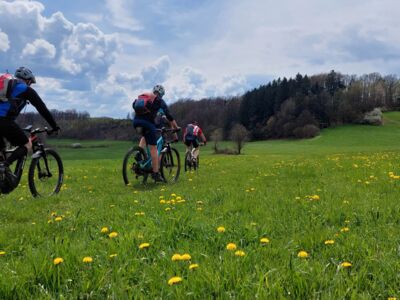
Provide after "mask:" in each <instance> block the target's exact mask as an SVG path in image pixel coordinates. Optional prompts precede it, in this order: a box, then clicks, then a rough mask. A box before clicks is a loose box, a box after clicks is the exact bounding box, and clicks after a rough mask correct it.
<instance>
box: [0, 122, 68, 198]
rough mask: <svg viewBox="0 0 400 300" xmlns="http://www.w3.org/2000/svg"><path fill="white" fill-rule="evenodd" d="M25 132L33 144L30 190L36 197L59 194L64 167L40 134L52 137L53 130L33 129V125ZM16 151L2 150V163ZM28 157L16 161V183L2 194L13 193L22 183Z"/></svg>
mask: <svg viewBox="0 0 400 300" xmlns="http://www.w3.org/2000/svg"><path fill="white" fill-rule="evenodd" d="M23 131H25V132H27V133H29V135H30V136H29V140H30V141H31V142H32V153H33V154H32V160H31V163H30V166H29V171H28V183H29V189H30V191H31V193H32V195H33V196H34V197H38V196H50V195H53V194H57V193H58V192H59V191H60V189H61V186H62V183H63V177H64V167H63V163H62V161H61V158H60V156H59V155H58V153H57V152H56V151H54V150H52V149H49V148H45V146H44V144H43V143H42V142H41V140H40V138H39V136H38V134H40V133H47V134H48V135H50V134H51V133H52V131H51V130H48V129H47V128H46V127H45V128H43V129H41V128H36V129H32V125H29V126H27V127H26V128H24V129H23ZM15 150H16V148H15V149H7V147H6V148H4V149H1V150H0V161H4V160H5V159H6V158H7V157H8V156H9V155H11V153H13V152H14V151H15ZM26 158H27V156H24V157H23V158H20V159H18V160H17V161H16V165H15V169H14V172H13V173H14V175H15V177H16V181H15V182H14V184H13V185H11V186H7V187H4V189H3V190H2V191H1V193H2V194H8V193H10V192H11V191H13V190H14V189H15V188H16V187H17V186H18V184H19V182H20V181H21V177H22V172H23V170H24V166H25V162H26Z"/></svg>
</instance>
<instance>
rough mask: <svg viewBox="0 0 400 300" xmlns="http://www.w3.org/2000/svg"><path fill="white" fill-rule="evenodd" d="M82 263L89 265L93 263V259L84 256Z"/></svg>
mask: <svg viewBox="0 0 400 300" xmlns="http://www.w3.org/2000/svg"><path fill="white" fill-rule="evenodd" d="M82 262H84V263H85V264H90V263H92V262H93V258H91V257H90V256H85V257H84V258H83V259H82Z"/></svg>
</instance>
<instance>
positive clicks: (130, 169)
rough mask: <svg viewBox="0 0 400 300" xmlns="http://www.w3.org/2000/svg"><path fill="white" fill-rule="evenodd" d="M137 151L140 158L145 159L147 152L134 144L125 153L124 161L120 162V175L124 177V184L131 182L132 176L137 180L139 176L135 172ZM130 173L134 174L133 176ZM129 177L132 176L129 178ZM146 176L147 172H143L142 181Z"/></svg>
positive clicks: (144, 181) (145, 179)
mask: <svg viewBox="0 0 400 300" xmlns="http://www.w3.org/2000/svg"><path fill="white" fill-rule="evenodd" d="M137 153H140V155H141V156H142V158H143V159H144V160H147V153H146V152H145V151H144V150H143V148H141V147H139V146H135V147H132V148H131V149H129V150H128V152H127V153H126V154H125V157H124V161H123V163H122V177H123V178H124V183H125V184H126V185H129V184H130V183H133V181H134V180H133V179H134V178H135V179H136V180H138V179H139V177H141V175H139V174H136V172H135V167H136V165H137V161H136V159H135V156H136V154H137ZM132 175H133V176H134V178H133V177H132ZM130 177H132V178H131V179H130ZM147 177H148V174H143V179H142V183H146V181H147Z"/></svg>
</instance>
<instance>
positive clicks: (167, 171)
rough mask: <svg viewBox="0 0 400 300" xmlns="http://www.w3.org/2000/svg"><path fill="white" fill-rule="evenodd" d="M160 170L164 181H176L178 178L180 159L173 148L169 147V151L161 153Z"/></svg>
mask: <svg viewBox="0 0 400 300" xmlns="http://www.w3.org/2000/svg"><path fill="white" fill-rule="evenodd" d="M160 171H161V175H162V176H163V177H164V179H165V181H166V182H176V181H177V180H178V178H179V173H180V171H181V161H180V159H179V152H178V151H177V150H176V149H175V148H170V150H169V151H167V152H163V153H161V164H160Z"/></svg>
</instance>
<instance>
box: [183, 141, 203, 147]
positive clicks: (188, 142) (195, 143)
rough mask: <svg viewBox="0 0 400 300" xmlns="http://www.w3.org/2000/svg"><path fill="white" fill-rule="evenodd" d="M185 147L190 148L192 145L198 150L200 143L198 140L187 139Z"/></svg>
mask: <svg viewBox="0 0 400 300" xmlns="http://www.w3.org/2000/svg"><path fill="white" fill-rule="evenodd" d="M184 143H185V145H186V146H188V147H190V145H193V148H197V147H198V146H199V141H198V140H197V139H194V140H191V139H185V142H184Z"/></svg>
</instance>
